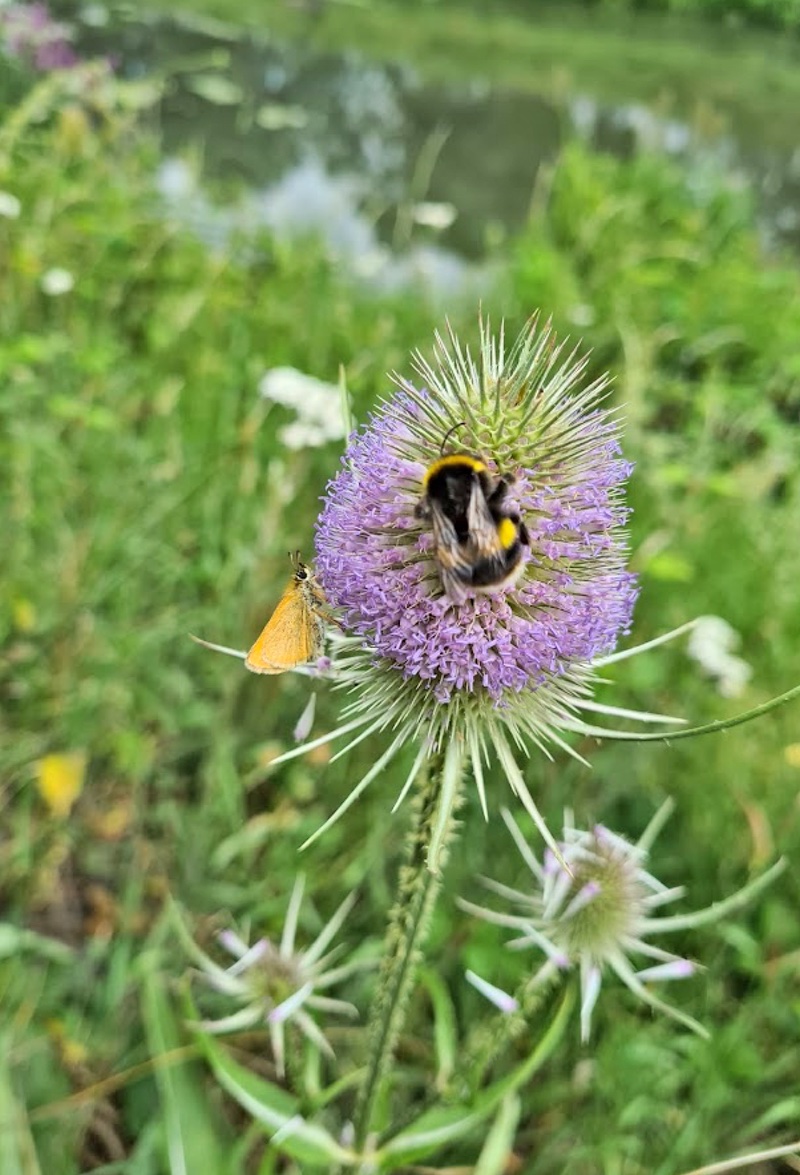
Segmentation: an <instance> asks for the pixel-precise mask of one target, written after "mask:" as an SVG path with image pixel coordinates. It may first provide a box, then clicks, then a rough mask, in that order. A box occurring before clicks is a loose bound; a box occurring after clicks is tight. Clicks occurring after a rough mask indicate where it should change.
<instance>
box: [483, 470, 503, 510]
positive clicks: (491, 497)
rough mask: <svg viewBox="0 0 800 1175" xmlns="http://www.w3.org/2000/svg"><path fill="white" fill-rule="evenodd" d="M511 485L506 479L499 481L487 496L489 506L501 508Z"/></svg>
mask: <svg viewBox="0 0 800 1175" xmlns="http://www.w3.org/2000/svg"><path fill="white" fill-rule="evenodd" d="M508 486H509V483H508V481H507V480H506V478H504V477H499V478H498V479H497V484H496V485H495V487H494V489H493V490H492V492H491V493H490V494H487V495H486V502H487V504H488V505H489V506H499V505H501V503H502V502H503V500H504V498H505V496H506V494H507V493H508Z"/></svg>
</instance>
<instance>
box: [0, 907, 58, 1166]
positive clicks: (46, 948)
mask: <svg viewBox="0 0 800 1175" xmlns="http://www.w3.org/2000/svg"><path fill="white" fill-rule="evenodd" d="M22 951H31V952H33V953H34V954H37V955H39V956H41V958H43V959H47V960H48V961H49V962H51V963H71V962H73V961H74V959H75V952H74V951H73V950H72V948H71V947H68V946H67V945H66V943H63V942H59V941H58V939H55V938H46V937H45V936H44V935H42V934H36V932H35V931H33V930H23V929H21V928H20V927H18V926H12V925H11V924H10V923H8V922H2V923H0V959H10V958H16V956H17V955H19V954H20V953H21V952H22ZM0 1171H2V1167H0Z"/></svg>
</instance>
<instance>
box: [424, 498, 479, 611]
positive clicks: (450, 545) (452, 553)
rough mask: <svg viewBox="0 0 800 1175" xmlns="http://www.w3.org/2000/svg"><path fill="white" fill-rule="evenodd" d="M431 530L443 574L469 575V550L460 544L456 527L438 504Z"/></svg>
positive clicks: (433, 515) (434, 511)
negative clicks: (459, 572)
mask: <svg viewBox="0 0 800 1175" xmlns="http://www.w3.org/2000/svg"><path fill="white" fill-rule="evenodd" d="M431 530H432V531H433V539H434V542H435V544H436V546H435V554H436V560H437V562H438V563H439V566H440V568H441V570H442V572H443V573H444V572H445V571H452V572H455V573H457V572H458V571H461V572H463V573H465V574H467V575H468V574H469V569H470V560H469V558H468V557H467V549H466V548H465V547H464V546H462V544H461V543H459V541H458V535H457V534H456V528H455V526H454V525H453V523H452V522H451V521H450V519H449V518H448V517H447V515H446V514H445V513H444V511H443V510H442V509H441V508H440V507H439V506H438V504H436V505H434V509H433V514H432V517H431ZM448 595H449V592H448Z"/></svg>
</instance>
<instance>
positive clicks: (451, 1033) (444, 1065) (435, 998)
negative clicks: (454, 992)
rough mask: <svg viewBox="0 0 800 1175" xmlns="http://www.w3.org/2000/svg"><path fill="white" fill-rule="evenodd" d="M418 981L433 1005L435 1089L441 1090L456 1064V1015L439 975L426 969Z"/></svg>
mask: <svg viewBox="0 0 800 1175" xmlns="http://www.w3.org/2000/svg"><path fill="white" fill-rule="evenodd" d="M419 981H420V983H421V984H422V986H423V987H424V988H425V990H426V991H427V993H428V995H429V996H430V1000H431V1004H432V1005H433V1039H434V1044H435V1047H436V1058H437V1060H438V1068H437V1072H436V1087H437V1089H442V1088H443V1087H444V1085H445V1084H446V1083H447V1082H448V1081H449V1079H450V1077H451V1075H452V1073H453V1070H454V1069H455V1064H456V1049H457V1046H458V1032H457V1029H456V1013H455V1009H454V1007H453V1001H452V1000H451V998H450V992H449V991H448V989H447V984H446V983H445V982H444V980H443V979H442V977H441V976H440V975H438V974H437V973H436V972H435V971H431V970H430V969H429V968H427V967H426V968H424V969H422V970H421V971H420V973H419Z"/></svg>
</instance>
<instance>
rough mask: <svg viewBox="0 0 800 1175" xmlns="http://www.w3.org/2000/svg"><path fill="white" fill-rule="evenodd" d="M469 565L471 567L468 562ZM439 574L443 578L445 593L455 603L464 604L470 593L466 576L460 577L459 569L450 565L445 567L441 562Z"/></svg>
mask: <svg viewBox="0 0 800 1175" xmlns="http://www.w3.org/2000/svg"><path fill="white" fill-rule="evenodd" d="M467 567H469V565H468V564H467ZM439 575H440V577H441V580H442V587H443V588H444V594H445V595H446V596H447V598H448V600H452V601H453V603H454V604H463V603H464V601H465V600H466V599H467V594H468V593H467V589H466V584H465V582H464V576H463V575H462V576H461V577H459V575H458V572H457V571H455V570H453V569H451V568H449V567H443V566H442V565H441V564H440V565H439Z"/></svg>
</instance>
